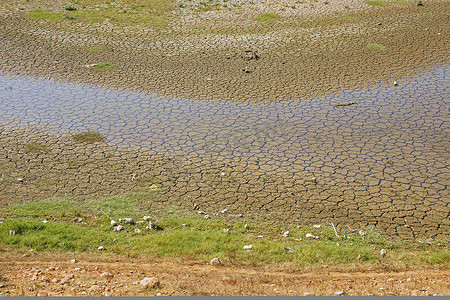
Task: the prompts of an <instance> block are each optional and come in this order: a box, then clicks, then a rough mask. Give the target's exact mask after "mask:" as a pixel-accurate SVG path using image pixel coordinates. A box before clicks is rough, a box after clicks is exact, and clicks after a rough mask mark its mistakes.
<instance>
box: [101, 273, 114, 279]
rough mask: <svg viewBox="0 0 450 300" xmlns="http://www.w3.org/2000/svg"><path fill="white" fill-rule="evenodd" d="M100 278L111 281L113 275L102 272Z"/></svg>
mask: <svg viewBox="0 0 450 300" xmlns="http://www.w3.org/2000/svg"><path fill="white" fill-rule="evenodd" d="M100 277H102V278H105V279H108V280H111V279H113V278H114V274H112V273H109V272H103V273H102V274H100Z"/></svg>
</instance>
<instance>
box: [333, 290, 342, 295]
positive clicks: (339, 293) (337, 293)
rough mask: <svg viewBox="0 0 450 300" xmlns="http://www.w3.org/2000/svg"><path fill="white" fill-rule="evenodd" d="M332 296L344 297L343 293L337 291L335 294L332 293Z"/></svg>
mask: <svg viewBox="0 0 450 300" xmlns="http://www.w3.org/2000/svg"><path fill="white" fill-rule="evenodd" d="M334 295H335V296H342V295H344V291H337V292H334Z"/></svg>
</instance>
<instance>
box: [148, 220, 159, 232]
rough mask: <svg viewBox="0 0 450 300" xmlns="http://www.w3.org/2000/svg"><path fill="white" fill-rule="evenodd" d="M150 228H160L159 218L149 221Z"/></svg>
mask: <svg viewBox="0 0 450 300" xmlns="http://www.w3.org/2000/svg"><path fill="white" fill-rule="evenodd" d="M148 229H150V230H157V229H158V221H157V220H150V221H149V222H148Z"/></svg>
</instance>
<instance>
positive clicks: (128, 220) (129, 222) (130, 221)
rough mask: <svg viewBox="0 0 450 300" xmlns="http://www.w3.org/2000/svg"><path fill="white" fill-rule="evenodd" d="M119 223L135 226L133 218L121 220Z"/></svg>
mask: <svg viewBox="0 0 450 300" xmlns="http://www.w3.org/2000/svg"><path fill="white" fill-rule="evenodd" d="M119 222H121V223H125V224H134V220H133V219H132V218H124V219H119Z"/></svg>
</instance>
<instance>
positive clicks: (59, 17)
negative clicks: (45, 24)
mask: <svg viewBox="0 0 450 300" xmlns="http://www.w3.org/2000/svg"><path fill="white" fill-rule="evenodd" d="M26 17H28V18H30V19H33V20H47V21H51V22H61V21H63V20H64V19H65V18H64V14H63V13H59V12H53V11H48V10H43V9H32V10H30V11H29V12H28V13H27V14H26Z"/></svg>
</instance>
